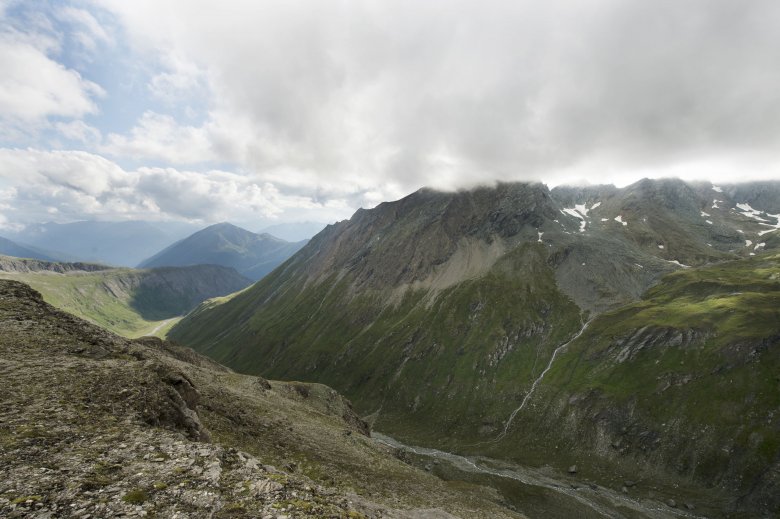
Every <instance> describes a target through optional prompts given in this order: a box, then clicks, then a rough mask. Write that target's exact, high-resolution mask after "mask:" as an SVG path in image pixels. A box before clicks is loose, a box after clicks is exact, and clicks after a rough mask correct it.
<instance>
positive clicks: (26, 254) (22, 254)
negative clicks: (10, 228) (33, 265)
mask: <svg viewBox="0 0 780 519" xmlns="http://www.w3.org/2000/svg"><path fill="white" fill-rule="evenodd" d="M0 254H4V255H6V256H15V257H17V258H33V259H39V260H46V261H55V260H57V259H58V258H55V257H54V256H53V255H51V253H46V252H43V251H41V250H40V249H37V248H35V247H27V246H24V245H20V244H18V243H16V242H13V241H11V240H9V239H7V238H3V237H0Z"/></svg>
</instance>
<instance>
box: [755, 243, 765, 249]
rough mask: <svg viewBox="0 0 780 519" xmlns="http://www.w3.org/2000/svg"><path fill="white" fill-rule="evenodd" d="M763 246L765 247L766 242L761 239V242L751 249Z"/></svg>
mask: <svg viewBox="0 0 780 519" xmlns="http://www.w3.org/2000/svg"><path fill="white" fill-rule="evenodd" d="M764 247H766V242H763V241H762V242H761V243H759V244H757V245H756V246H755V247H753V250H758V249H763V248H764Z"/></svg>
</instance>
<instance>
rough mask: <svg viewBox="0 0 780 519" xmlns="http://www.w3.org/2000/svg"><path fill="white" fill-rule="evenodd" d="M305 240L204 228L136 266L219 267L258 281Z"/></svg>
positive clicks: (231, 228)
mask: <svg viewBox="0 0 780 519" xmlns="http://www.w3.org/2000/svg"><path fill="white" fill-rule="evenodd" d="M305 244H306V241H300V242H295V243H290V242H287V241H285V240H282V239H279V238H276V237H274V236H271V235H270V234H255V233H253V232H250V231H247V230H246V229H242V228H241V227H237V226H235V225H232V224H229V223H219V224H215V225H212V226H210V227H206V228H205V229H203V230H200V231H198V232H196V233H195V234H193V235H192V236H189V237H187V238H185V239H183V240H181V241H179V242H176V243H174V244H173V245H171V246H170V247H167V248H166V249H164V250H162V251H160V252H158V253H157V254H155V255H154V256H152V257H151V258H148V259H146V260H144V261H142V262H141V263H140V264H139V267H141V268H148V267H163V266H186V265H206V264H211V265H223V266H225V267H232V268H234V269H236V270H237V271H238V272H239V273H241V274H242V275H244V276H246V277H248V278H250V279H253V280H258V279H260V278H262V277H263V276H265V275H266V274H268V273H269V272H271V271H272V270H273V269H275V268H276V267H277V266H278V265H280V264H281V263H282V262H284V261H285V260H286V259H287V258H289V257H290V256H292V255H293V254H295V253H296V252H297V251H298V250H299V249H300V248H301V247H303V246H304V245H305Z"/></svg>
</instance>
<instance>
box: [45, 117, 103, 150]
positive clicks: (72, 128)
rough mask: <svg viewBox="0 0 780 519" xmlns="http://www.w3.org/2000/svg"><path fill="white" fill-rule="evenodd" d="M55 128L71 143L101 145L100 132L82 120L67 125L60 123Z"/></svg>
mask: <svg viewBox="0 0 780 519" xmlns="http://www.w3.org/2000/svg"><path fill="white" fill-rule="evenodd" d="M54 128H55V129H56V130H57V132H59V134H60V135H62V136H63V137H65V138H66V139H69V140H71V141H77V142H82V143H86V144H95V143H99V142H100V140H101V139H102V135H101V133H100V130H98V129H97V128H95V127H93V126H90V125H88V124H87V123H85V122H84V121H81V120H76V121H70V122H67V123H63V122H58V123H55V124H54Z"/></svg>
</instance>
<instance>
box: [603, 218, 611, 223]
mask: <svg viewBox="0 0 780 519" xmlns="http://www.w3.org/2000/svg"><path fill="white" fill-rule="evenodd" d="M601 221H602V222H608V221H609V218H602V219H601Z"/></svg>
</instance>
